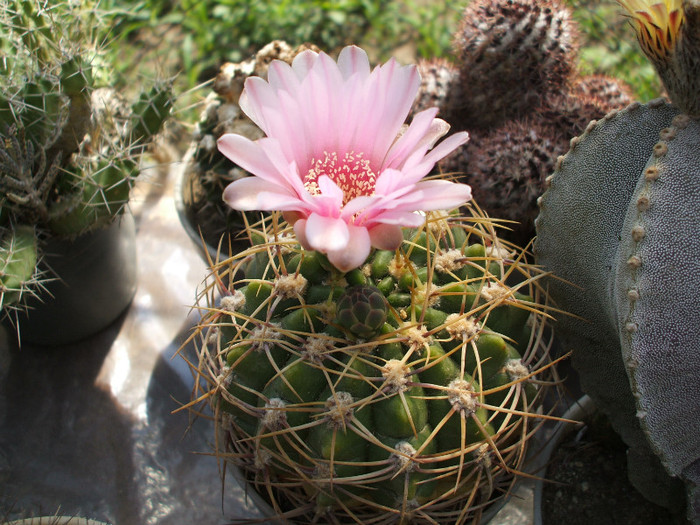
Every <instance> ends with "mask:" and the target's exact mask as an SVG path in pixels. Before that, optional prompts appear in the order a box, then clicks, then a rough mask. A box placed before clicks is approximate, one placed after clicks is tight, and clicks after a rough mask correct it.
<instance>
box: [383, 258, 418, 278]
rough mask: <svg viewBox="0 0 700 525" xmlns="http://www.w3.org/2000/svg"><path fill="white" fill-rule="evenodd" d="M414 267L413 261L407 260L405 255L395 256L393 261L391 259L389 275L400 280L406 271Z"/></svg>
mask: <svg viewBox="0 0 700 525" xmlns="http://www.w3.org/2000/svg"><path fill="white" fill-rule="evenodd" d="M414 267H415V265H414V264H413V263H412V262H411V261H407V260H405V259H404V258H403V257H396V256H395V257H394V258H393V259H392V260H391V261H389V267H388V270H389V275H391V276H392V277H393V278H394V279H396V280H397V281H398V280H399V279H400V278H401V276H402V275H403V274H404V272H406V271H410V269H411V268H414Z"/></svg>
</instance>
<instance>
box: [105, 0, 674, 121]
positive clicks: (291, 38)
mask: <svg viewBox="0 0 700 525" xmlns="http://www.w3.org/2000/svg"><path fill="white" fill-rule="evenodd" d="M468 3H469V2H468V1H463V2H433V1H429V0H405V1H404V0H402V1H399V0H259V1H256V2H251V1H249V0H181V1H179V2H175V1H174V0H140V1H138V2H131V1H127V0H102V1H101V6H102V8H103V9H104V10H105V11H107V12H109V13H110V14H111V16H113V20H114V22H113V24H112V25H111V29H110V34H109V37H110V38H111V39H112V45H111V48H112V50H113V52H114V53H115V54H116V55H117V56H118V58H119V60H115V61H114V63H115V66H116V67H117V69H118V70H121V72H122V73H124V75H122V76H123V77H124V79H126V80H128V78H129V76H130V75H131V74H134V73H135V72H136V71H138V68H137V69H136V71H135V70H134V65H135V64H139V65H140V67H143V68H152V67H153V64H156V67H157V68H159V69H162V70H164V72H165V73H166V74H169V75H173V74H177V73H179V83H180V85H181V86H182V87H183V91H186V90H187V89H191V88H194V87H196V86H197V85H198V84H200V83H201V82H205V81H208V80H210V79H211V78H212V77H213V76H214V75H215V74H216V72H217V71H218V69H219V66H221V65H222V64H223V63H225V62H240V61H242V60H246V59H248V58H250V57H252V56H253V55H254V54H255V52H256V51H257V50H259V49H260V48H261V47H263V46H264V45H265V44H267V43H268V42H270V41H272V40H280V39H281V40H284V41H286V42H287V43H289V44H290V45H291V46H298V45H301V44H304V43H313V44H315V45H317V46H319V47H320V48H321V49H323V50H325V51H327V52H333V51H334V50H337V49H340V48H341V47H342V46H344V45H347V44H350V43H354V44H358V45H360V46H362V47H363V48H366V49H367V50H368V52H369V54H370V58H371V59H372V60H373V61H385V60H387V59H388V58H389V57H390V56H392V55H398V56H399V58H400V59H401V60H403V61H410V60H415V59H417V58H435V57H444V58H446V59H448V60H453V59H454V53H453V50H452V44H453V43H452V35H453V34H454V31H455V30H456V28H457V25H458V22H459V19H460V16H461V14H462V10H463V8H464V7H465V6H466V5H467V4H468ZM567 4H568V5H570V6H571V7H572V9H573V10H574V16H575V18H576V20H577V22H578V23H579V24H580V26H581V28H582V32H583V35H582V45H583V48H582V50H581V53H580V64H579V67H580V68H581V73H582V74H592V73H601V74H607V75H611V76H615V77H617V78H619V79H621V80H623V81H625V82H627V83H628V84H630V85H631V86H632V87H633V88H634V89H635V91H636V95H637V98H638V99H640V100H642V101H644V100H649V99H651V98H654V97H656V96H658V95H659V94H660V93H661V84H660V82H659V81H658V80H657V78H656V74H655V72H654V71H653V69H652V67H651V66H650V65H649V63H648V61H646V60H645V59H644V57H643V56H642V55H641V53H640V51H639V48H638V45H637V42H636V38H635V36H634V32H633V31H632V29H631V28H630V27H629V24H628V23H627V20H626V19H625V18H624V17H623V16H622V10H621V9H620V7H619V6H618V4H617V2H616V1H615V0H602V1H598V0H568V2H567ZM190 120H191V119H190ZM195 120H196V119H195Z"/></svg>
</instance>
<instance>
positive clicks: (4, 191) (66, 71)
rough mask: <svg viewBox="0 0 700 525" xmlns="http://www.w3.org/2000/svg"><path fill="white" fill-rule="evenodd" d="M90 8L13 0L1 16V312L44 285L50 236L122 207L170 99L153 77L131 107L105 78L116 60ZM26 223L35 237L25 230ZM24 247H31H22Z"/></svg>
mask: <svg viewBox="0 0 700 525" xmlns="http://www.w3.org/2000/svg"><path fill="white" fill-rule="evenodd" d="M92 7H94V6H86V5H77V4H74V3H70V2H58V3H55V4H54V5H53V6H52V9H51V10H46V9H41V8H40V7H39V6H38V4H37V3H36V2H31V1H26V0H12V1H10V2H9V4H8V5H7V6H6V7H4V8H3V9H4V11H3V13H2V15H0V49H1V50H2V51H3V52H4V54H5V56H6V57H7V59H6V60H4V61H3V62H2V66H1V67H2V68H3V71H2V73H3V74H2V76H1V79H0V195H1V197H0V240H1V246H0V260H2V261H5V265H6V268H5V269H4V270H2V271H0V293H1V294H2V299H0V308H2V310H3V311H5V310H6V308H8V307H11V306H13V305H15V304H16V303H17V302H18V300H19V299H20V298H21V297H22V295H23V294H25V293H28V292H30V291H31V290H32V286H33V285H36V284H37V278H38V276H39V274H40V273H41V269H40V267H38V266H37V261H39V262H40V260H41V246H42V241H43V240H44V239H46V238H47V237H49V236H60V237H66V238H74V237H76V236H79V235H81V234H83V233H86V232H88V231H91V230H94V229H96V228H100V227H103V226H106V225H108V224H109V223H111V222H112V221H113V220H115V218H117V217H118V216H119V215H120V214H121V213H122V211H123V209H124V207H125V205H126V203H127V202H128V199H129V191H130V189H131V187H132V185H133V182H134V180H135V178H136V176H137V175H138V172H139V155H140V154H141V153H143V151H144V149H145V147H146V146H147V145H148V144H149V143H150V142H151V140H152V139H153V137H154V135H155V134H156V133H158V132H159V130H160V129H161V128H162V125H163V123H164V121H165V119H166V118H167V117H168V115H169V113H170V110H171V107H172V104H173V96H172V90H171V86H170V83H169V82H159V83H156V84H155V85H153V87H151V88H150V89H149V90H147V91H144V92H143V93H142V94H141V95H140V96H139V97H138V99H137V100H136V102H135V103H133V105H132V106H131V107H129V105H128V104H127V103H126V102H125V101H124V100H123V98H122V97H121V95H120V94H119V93H117V92H116V91H115V90H114V89H112V88H110V87H101V86H100V83H101V82H102V80H103V79H105V78H106V77H107V75H108V72H107V70H108V68H109V65H108V64H106V63H105V62H104V59H103V57H102V56H101V55H102V51H103V50H102V49H101V48H100V46H99V45H98V44H97V43H96V40H95V37H94V36H93V35H92V33H93V31H94V26H93V24H94V22H96V21H97V20H96V19H95V18H90V20H83V18H84V16H88V15H85V13H86V12H88V13H91V14H90V15H89V16H90V17H94V16H95V15H94V13H95V11H94V10H93V9H92ZM100 64H102V65H100ZM29 230H31V231H32V233H33V235H35V238H34V240H33V242H28V241H27V239H25V237H26V235H27V232H28V231H29ZM30 245H31V246H32V247H33V249H31V250H30V249H29V246H30ZM17 246H23V247H25V246H26V248H23V249H22V250H20V251H19V253H18V251H17V250H16V247H17ZM22 256H25V257H26V259H25V260H24V262H22V263H21V264H20V263H19V262H18V260H17V259H18V257H22ZM9 261H12V262H13V264H12V265H10V266H12V267H14V268H17V267H22V269H23V272H22V275H21V276H20V275H19V274H17V273H15V274H12V275H10V274H8V273H7V265H8V264H9ZM30 269H31V271H29V270H30Z"/></svg>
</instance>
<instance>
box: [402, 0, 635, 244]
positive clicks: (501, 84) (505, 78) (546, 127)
mask: <svg viewBox="0 0 700 525" xmlns="http://www.w3.org/2000/svg"><path fill="white" fill-rule="evenodd" d="M578 33H579V30H578V26H577V24H576V22H575V20H574V18H573V16H572V14H571V11H570V8H569V7H568V6H566V5H564V3H563V2H560V1H558V0H552V1H547V2H541V1H538V0H475V1H474V2H471V3H470V4H469V5H468V6H467V7H466V8H465V10H464V15H463V17H462V22H461V25H460V28H459V29H458V30H457V32H456V33H455V35H454V48H455V62H454V64H450V63H447V62H445V61H441V62H438V61H433V60H422V61H420V62H419V68H420V70H421V75H422V84H421V91H420V92H419V97H418V100H417V101H416V105H415V108H414V112H418V111H420V110H421V109H424V108H425V107H429V106H431V105H437V106H438V107H439V108H440V113H439V116H440V117H441V118H443V119H445V120H446V121H448V122H449V123H450V125H451V126H452V127H453V128H455V129H466V130H468V131H469V132H470V134H471V136H472V140H471V141H470V143H469V144H468V145H467V146H466V147H465V148H463V149H462V150H460V151H458V152H456V153H454V154H453V155H451V156H450V157H448V158H446V159H445V160H444V161H442V162H441V163H440V168H441V170H442V171H443V172H444V173H454V174H456V175H457V176H458V177H459V178H460V179H461V180H463V181H464V182H467V183H469V184H471V185H472V186H473V188H474V198H475V199H476V200H477V202H479V205H480V206H481V207H482V208H483V209H484V210H485V211H486V212H487V213H488V214H489V215H491V216H492V217H498V218H499V219H503V220H506V221H510V222H509V223H508V227H509V228H510V229H511V231H509V232H507V233H504V234H503V235H504V237H506V238H508V239H509V240H511V241H513V242H515V243H517V244H520V245H525V244H527V243H528V242H529V241H530V240H531V239H532V238H533V237H534V218H535V217H536V216H537V213H538V209H537V197H538V196H539V195H541V193H542V191H543V188H544V180H545V178H546V177H547V175H549V173H551V170H552V169H553V167H554V161H555V159H556V158H557V157H558V156H559V155H561V154H563V153H564V152H566V150H567V149H568V147H569V140H570V138H571V137H573V136H575V135H577V134H580V133H582V132H583V130H584V129H585V128H586V125H587V124H588V123H589V122H590V121H591V120H593V119H598V118H601V117H602V116H604V115H605V114H606V113H607V112H608V111H610V110H612V109H617V108H621V107H624V106H625V105H627V104H628V103H629V102H631V98H630V92H629V89H628V88H627V87H626V86H624V85H622V84H621V83H620V82H618V81H616V80H615V79H612V78H609V77H603V76H600V75H596V76H586V77H579V76H577V71H576V67H575V66H576V62H577V60H578V54H577V50H578Z"/></svg>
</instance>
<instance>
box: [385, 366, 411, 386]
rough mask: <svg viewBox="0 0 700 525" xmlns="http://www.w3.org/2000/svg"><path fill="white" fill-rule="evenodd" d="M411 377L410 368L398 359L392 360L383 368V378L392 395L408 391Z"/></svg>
mask: <svg viewBox="0 0 700 525" xmlns="http://www.w3.org/2000/svg"><path fill="white" fill-rule="evenodd" d="M410 375H411V370H410V368H409V367H408V366H407V365H406V364H404V363H403V362H401V361H399V360H398V359H390V360H389V361H387V362H386V364H385V365H384V366H383V367H382V376H384V379H385V380H386V384H387V386H388V387H389V391H390V392H392V393H395V392H403V391H404V390H406V388H408V387H407V385H408V378H409V377H410Z"/></svg>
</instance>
